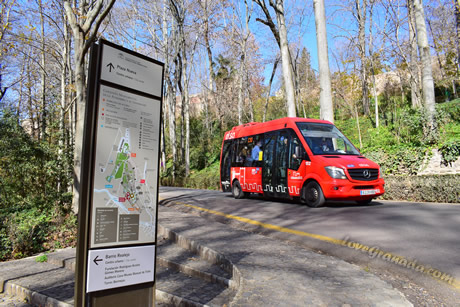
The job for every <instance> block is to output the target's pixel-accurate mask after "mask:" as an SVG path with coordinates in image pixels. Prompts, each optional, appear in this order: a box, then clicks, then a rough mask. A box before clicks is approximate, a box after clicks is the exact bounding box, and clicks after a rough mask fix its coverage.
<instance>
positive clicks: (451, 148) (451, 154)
mask: <svg viewBox="0 0 460 307" xmlns="http://www.w3.org/2000/svg"><path fill="white" fill-rule="evenodd" d="M438 150H439V152H440V153H441V155H442V164H444V165H445V166H449V165H452V163H453V162H455V161H456V160H457V159H458V157H459V156H460V140H456V141H452V142H449V143H447V144H444V145H441V146H440V147H439V148H438Z"/></svg>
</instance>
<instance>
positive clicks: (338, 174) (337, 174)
mask: <svg viewBox="0 0 460 307" xmlns="http://www.w3.org/2000/svg"><path fill="white" fill-rule="evenodd" d="M325 169H326V172H327V173H328V174H329V176H331V177H332V178H334V179H347V176H345V172H344V171H343V169H341V168H340V167H336V166H326V167H325Z"/></svg>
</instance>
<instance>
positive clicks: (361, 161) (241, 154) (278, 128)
mask: <svg viewBox="0 0 460 307" xmlns="http://www.w3.org/2000/svg"><path fill="white" fill-rule="evenodd" d="M220 184H221V188H222V190H223V191H224V192H230V191H231V192H232V194H233V196H234V197H235V198H243V197H245V196H248V195H249V194H250V193H258V194H260V195H263V196H267V197H279V198H287V199H300V201H301V202H302V203H305V204H307V205H308V206H310V207H320V206H322V205H323V204H324V203H325V201H328V200H353V201H357V202H358V203H359V204H368V203H370V202H371V201H372V199H373V198H375V197H377V196H379V195H382V194H383V193H384V180H383V178H382V176H381V174H380V167H379V166H378V164H376V163H375V162H372V161H370V160H368V159H366V158H365V157H363V156H362V155H361V154H360V152H359V151H358V150H357V149H356V147H354V146H353V144H352V143H351V142H350V141H349V140H348V139H347V138H346V137H345V136H344V135H343V134H342V133H341V132H340V130H339V129H337V128H336V127H335V126H334V125H333V124H332V123H331V122H329V121H325V120H317V119H306V118H296V117H285V118H280V119H276V120H272V121H269V122H265V123H249V124H244V125H240V126H237V127H234V128H233V129H232V130H230V131H227V132H226V133H225V135H224V140H223V143H222V151H221V156H220Z"/></svg>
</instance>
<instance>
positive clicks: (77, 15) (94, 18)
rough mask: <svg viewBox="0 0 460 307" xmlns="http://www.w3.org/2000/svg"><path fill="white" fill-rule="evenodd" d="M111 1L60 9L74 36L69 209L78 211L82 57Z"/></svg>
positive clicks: (83, 83) (83, 93) (83, 101)
mask: <svg viewBox="0 0 460 307" xmlns="http://www.w3.org/2000/svg"><path fill="white" fill-rule="evenodd" d="M114 3H115V0H108V3H107V4H106V5H105V6H104V0H97V1H95V2H94V3H92V6H91V9H90V10H89V11H88V8H89V5H88V3H87V1H80V2H79V7H78V8H77V7H75V5H76V2H75V1H72V3H70V1H68V0H65V1H64V8H65V13H66V16H67V19H68V21H69V25H70V28H71V30H72V34H73V37H74V59H75V87H76V90H77V97H76V114H75V122H76V125H75V126H76V128H75V147H74V191H73V192H74V193H73V200H72V209H73V210H74V212H75V213H77V212H78V208H79V203H80V171H81V158H82V149H83V130H84V118H83V116H84V114H85V107H86V73H85V69H86V65H85V64H86V62H85V57H86V54H87V53H88V50H89V48H90V46H91V44H92V42H93V41H94V40H95V39H96V35H97V32H98V29H99V27H100V25H101V23H102V21H103V20H104V19H105V17H106V16H107V14H108V13H109V11H110V10H111V9H112V6H113V4H114ZM72 5H73V7H72Z"/></svg>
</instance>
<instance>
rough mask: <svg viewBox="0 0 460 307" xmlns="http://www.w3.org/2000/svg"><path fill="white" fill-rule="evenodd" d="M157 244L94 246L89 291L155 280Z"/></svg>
mask: <svg viewBox="0 0 460 307" xmlns="http://www.w3.org/2000/svg"><path fill="white" fill-rule="evenodd" d="M154 269H155V246H153V245H149V246H140V247H125V248H116V249H101V250H90V251H89V255H88V280H87V283H86V284H87V292H94V291H100V290H105V289H112V288H117V287H124V286H129V285H135V284H141V283H146V282H152V281H154Z"/></svg>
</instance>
